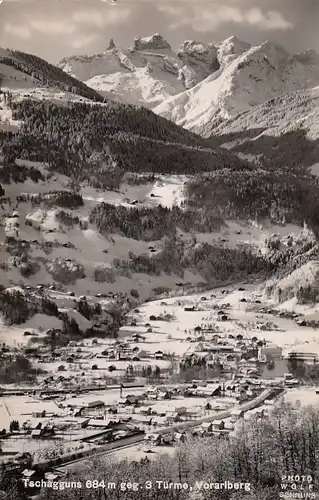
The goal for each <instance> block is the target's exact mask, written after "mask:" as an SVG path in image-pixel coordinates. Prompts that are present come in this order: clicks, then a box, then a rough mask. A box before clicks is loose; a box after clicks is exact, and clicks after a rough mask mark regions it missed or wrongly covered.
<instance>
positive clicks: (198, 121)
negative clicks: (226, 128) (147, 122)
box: [154, 41, 319, 136]
mask: <svg viewBox="0 0 319 500" xmlns="http://www.w3.org/2000/svg"><path fill="white" fill-rule="evenodd" d="M226 46H227V45H226ZM243 49H244V48H243V47H242V52H241V51H240V50H238V51H237V53H235V54H232V55H231V56H230V57H228V58H225V56H224V61H225V64H224V66H221V68H220V69H219V70H218V71H216V72H215V73H213V74H212V75H210V76H209V77H207V78H206V79H205V80H203V81H202V82H200V83H199V84H198V85H196V86H195V87H193V88H192V89H190V90H187V91H184V92H182V93H180V94H178V95H176V96H174V97H171V98H168V99H166V100H164V101H163V102H162V103H161V104H160V105H159V106H157V107H156V108H155V109H154V111H155V112H156V113H158V114H160V115H161V116H163V117H165V118H167V119H169V120H172V121H174V122H175V123H178V124H179V125H182V126H183V127H185V128H187V129H189V130H192V131H194V132H197V133H200V134H201V135H204V136H208V135H210V134H211V133H214V131H215V129H216V127H218V126H219V125H220V124H221V123H222V122H223V121H224V120H227V119H231V118H232V117H234V116H235V115H236V114H238V113H242V112H244V111H246V110H249V109H251V108H253V107H254V106H257V105H259V104H261V103H263V102H265V101H267V100H269V99H273V98H276V97H278V96H280V95H282V94H285V93H287V92H292V91H297V90H302V89H307V88H310V87H314V86H316V85H318V83H319V64H318V60H317V59H316V58H315V57H314V56H313V57H311V58H310V57H309V56H308V57H306V56H305V57H302V54H299V55H298V56H292V55H291V54H289V53H288V52H287V51H286V50H285V49H284V48H283V47H282V46H280V45H278V44H275V43H272V42H269V41H267V42H265V43H263V44H261V45H259V46H256V47H250V48H248V49H246V50H243ZM238 52H240V53H239V54H238ZM226 54H227V51H226ZM254 123H256V122H254Z"/></svg>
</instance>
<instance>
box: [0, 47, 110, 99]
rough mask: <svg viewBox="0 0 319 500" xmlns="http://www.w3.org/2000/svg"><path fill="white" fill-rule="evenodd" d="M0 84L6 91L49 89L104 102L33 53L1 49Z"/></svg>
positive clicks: (94, 92) (97, 95)
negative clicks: (14, 89) (15, 89)
mask: <svg viewBox="0 0 319 500" xmlns="http://www.w3.org/2000/svg"><path fill="white" fill-rule="evenodd" d="M0 83H1V86H2V87H6V88H10V89H12V87H13V88H21V87H22V89H32V88H39V87H41V88H47V89H51V90H52V89H59V90H60V91H63V92H66V93H70V94H76V95H79V96H82V97H84V98H86V99H90V100H94V101H98V102H99V101H100V102H102V101H103V100H104V99H103V97H101V95H100V94H99V93H98V92H96V91H95V90H93V89H91V88H90V87H88V86H87V85H85V83H83V82H81V81H79V80H77V79H76V78H74V77H72V76H70V75H68V74H67V73H65V72H64V71H63V70H61V68H58V67H56V66H53V65H52V64H50V63H48V62H47V61H45V60H44V59H41V58H40V57H37V56H35V55H33V54H26V53H24V52H19V51H16V50H9V49H2V48H0Z"/></svg>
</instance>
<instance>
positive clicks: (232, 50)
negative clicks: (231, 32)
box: [217, 36, 251, 66]
mask: <svg viewBox="0 0 319 500" xmlns="http://www.w3.org/2000/svg"><path fill="white" fill-rule="evenodd" d="M250 47H251V45H250V44H249V43H247V42H243V41H241V40H239V38H237V37H236V36H230V37H229V38H226V39H225V40H223V41H222V42H220V43H219V44H218V45H217V57H218V61H219V64H220V65H221V66H226V65H227V64H229V63H230V62H231V61H232V60H233V59H235V58H236V57H237V56H239V55H240V54H242V53H243V52H245V51H246V50H248V49H249V48H250Z"/></svg>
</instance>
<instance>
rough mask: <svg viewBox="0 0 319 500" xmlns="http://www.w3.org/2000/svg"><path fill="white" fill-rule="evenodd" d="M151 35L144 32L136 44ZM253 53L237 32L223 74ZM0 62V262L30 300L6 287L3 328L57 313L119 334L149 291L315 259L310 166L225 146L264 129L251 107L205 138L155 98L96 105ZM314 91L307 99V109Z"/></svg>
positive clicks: (10, 282) (85, 328)
mask: <svg viewBox="0 0 319 500" xmlns="http://www.w3.org/2000/svg"><path fill="white" fill-rule="evenodd" d="M157 43H159V45H161V44H162V45H165V43H167V42H165V41H163V40H159V39H157ZM150 44H151V45H152V44H154V39H153V38H151V39H138V40H135V48H134V51H139V50H143V51H144V49H145V50H146V49H147V50H150V47H149V45H150ZM160 50H170V49H169V48H167V47H166V48H165V47H163V46H161V49H160ZM249 50H250V49H248V52H249ZM134 51H133V52H134ZM246 52H247V47H246V46H245V44H241V43H239V41H237V40H235V39H229V40H228V42H227V43H225V44H224V46H223V50H222V48H221V47H220V50H219V52H218V51H217V56H218V54H220V57H221V62H222V65H221V70H218V71H223V68H226V69H227V68H229V66H231V65H232V64H233V63H234V62H235V61H237V59H238V57H241V55H244V54H245V53H246ZM240 54H241V55H240ZM31 60H32V58H31ZM36 61H37V59H36ZM34 64H35V63H34ZM41 64H42V63H41ZM42 66H44V67H45V68H46V66H45V64H42ZM42 66H41V67H42ZM2 67H5V68H6V69H7V76H6V79H7V86H3V90H2V91H1V93H0V108H1V109H0V116H1V117H2V123H1V136H0V139H1V151H0V184H1V186H2V187H1V190H0V197H1V204H0V213H1V220H2V223H1V226H0V243H1V247H0V267H1V271H2V276H3V278H2V284H3V285H4V287H9V288H11V287H15V286H19V287H20V288H19V290H20V289H21V290H22V291H23V293H24V294H26V296H27V298H23V296H22V297H21V293H22V292H21V293H20V292H17V293H16V292H14V293H13V298H12V297H11V295H10V294H9V295H8V293H9V292H6V291H5V290H4V291H3V290H2V292H3V293H2V294H1V295H0V301H1V305H2V307H3V310H4V311H5V314H4V318H3V321H4V322H5V323H6V324H8V322H9V323H10V322H11V323H18V324H23V323H24V322H25V321H27V320H31V318H33V316H35V317H43V316H47V322H46V325H47V326H48V328H50V325H56V324H57V320H59V321H60V322H62V324H63V329H64V331H65V332H70V331H71V332H72V334H74V335H85V336H93V335H94V334H98V335H102V336H103V335H108V336H114V335H116V333H117V330H118V328H119V326H120V324H121V321H122V319H123V314H125V313H126V312H127V311H128V309H129V308H130V307H136V305H137V304H138V302H139V301H140V300H146V299H150V298H154V297H156V296H158V295H161V294H163V293H170V294H175V293H177V290H183V289H184V288H189V287H198V289H200V290H201V289H203V288H206V287H211V286H215V285H218V284H224V283H226V282H236V281H238V280H244V279H247V277H249V279H250V278H254V279H258V278H263V279H266V278H269V277H272V276H274V275H276V276H277V279H281V277H282V275H283V273H285V272H288V271H287V270H289V272H291V271H294V270H295V269H296V268H298V266H302V265H304V264H306V263H307V262H308V260H309V259H310V257H309V256H307V255H306V252H307V251H308V250H309V248H308V247H307V248H306V249H305V248H304V247H303V246H300V245H299V243H298V241H299V240H298V237H299V236H298V235H299V233H300V231H301V228H302V227H303V225H304V223H305V222H306V223H307V224H308V225H309V227H310V229H311V230H313V231H314V232H315V234H316V235H318V234H319V219H318V201H317V200H318V197H319V181H318V180H316V179H315V178H314V177H312V176H311V175H310V174H309V172H307V170H306V169H305V168H296V169H294V170H290V175H289V176H287V165H286V164H285V163H284V162H281V163H280V165H278V166H277V168H276V169H274V168H273V167H274V166H273V165H267V164H266V163H265V164H264V165H263V166H264V168H260V165H259V158H258V157H256V158H255V161H252V157H248V156H247V157H243V158H240V155H237V154H234V152H232V151H229V150H228V149H227V144H226V140H228V137H229V135H231V134H233V133H234V134H236V133H238V134H247V136H248V139H249V138H250V137H254V136H253V135H251V134H256V133H257V132H258V133H260V131H259V129H252V130H253V132H249V131H248V132H247V131H246V129H247V126H248V123H247V122H245V119H244V114H245V113H243V114H242V115H240V116H238V117H237V120H240V119H241V120H242V122H240V121H239V122H238V123H237V129H236V128H234V131H233V132H232V131H231V128H229V130H228V129H225V131H223V129H222V128H221V127H220V129H218V134H216V135H215V136H212V137H208V138H204V137H201V136H199V135H197V134H195V133H193V132H191V131H189V130H187V129H185V128H182V127H181V126H179V125H177V124H175V123H173V122H172V121H169V120H166V119H165V118H163V117H161V116H159V115H157V114H155V113H154V112H153V111H151V110H149V109H146V108H145V107H136V106H134V105H131V104H124V103H120V102H116V101H110V100H108V101H106V102H101V103H95V102H92V100H91V99H89V98H86V97H81V95H80V94H78V93H73V92H69V91H68V90H61V89H59V88H58V87H56V86H52V87H50V86H49V83H48V81H37V82H34V81H33V78H34V76H32V75H31V76H28V75H27V74H26V73H24V72H23V70H24V67H21V68H20V69H19V68H18V66H17V67H14V66H10V65H4V64H3V66H2ZM8 68H10V71H11V73H10V72H9V71H8ZM49 69H50V67H49ZM49 69H47V70H46V71H47V74H48V75H50V74H51V73H50V71H51V69H50V71H49ZM52 71H53V70H52ZM54 75H55V73H54ZM61 75H62V76H63V75H64V73H63V72H61ZM62 76H61V78H62ZM9 77H10V78H11V79H10V78H9ZM14 82H17V86H15V85H14ZM23 82H25V87H23V85H22V84H23ZM33 84H35V85H36V87H35V89H36V90H34V87H32V86H33ZM61 85H62V86H63V85H64V80H63V79H62V83H61ZM27 88H29V91H27V90H26V89H27ZM63 88H64V87H63ZM30 89H31V90H30ZM76 92H81V88H79V89H78V90H76ZM293 95H296V93H294V94H293ZM300 95H301V96H302V95H303V94H302V93H301V94H300ZM305 95H306V94H305ZM307 95H308V94H307ZM311 95H312V97H313V102H312V103H311V102H309V103H308V98H306V97H305V103H307V104H304V105H303V106H304V108H305V109H307V110H308V107H307V106H309V113H308V114H309V116H310V108H311V109H312V108H313V104H314V103H315V102H316V93H315V91H313V94H311ZM72 96H73V98H72ZM308 97H309V96H308ZM81 100H82V102H81ZM273 102H275V101H273ZM283 106H285V107H287V109H288V108H289V106H288V104H287V102H285V104H283ZM301 107H302V106H301ZM304 108H303V112H304V111H305V109H304ZM276 109H277V107H276ZM278 109H279V108H278ZM294 109H296V107H295V101H294V100H292V104H291V113H293V112H297V111H294ZM300 109H301V108H300ZM254 110H257V107H255V108H254ZM289 112H290V111H289ZM278 113H279V114H278V117H277V118H275V120H276V123H277V124H279V123H280V112H279V111H278ZM283 113H284V112H283V110H282V114H283ZM301 114H302V113H301ZM306 116H307V113H306V114H303V117H304V118H305V119H306ZM293 118H294V117H293V116H292V119H293ZM253 119H254V121H251V124H252V125H255V126H258V125H259V124H258V118H257V117H254V118H253ZM314 120H315V118H314ZM270 123H271V119H270V118H269V124H270ZM228 125H229V127H231V125H232V124H231V123H230V122H228ZM235 125H236V123H235V121H234V126H235ZM278 126H279V125H278ZM241 127H242V128H241ZM263 130H264V129H263ZM263 130H262V131H263ZM284 132H285V130H284V129H282V130H281V129H280V132H279V137H280V138H282V137H285V133H284ZM245 137H246V136H245ZM236 144H237V142H236ZM221 145H223V146H224V147H220V146H221ZM228 147H230V146H229V144H228ZM274 170H276V171H275V172H274ZM274 233H275V234H278V235H279V236H280V238H282V240H283V242H284V243H283V251H282V252H281V253H279V254H273V253H271V252H272V250H273V246H274V248H276V245H277V243H276V241H277V240H276V238H274V237H273V235H274ZM292 241H293V242H295V241H296V244H292V243H291V242H292ZM307 244H308V243H307ZM309 244H310V248H316V244H315V241H312V242H310V243H309ZM306 246H307V245H306ZM269 249H272V250H271V251H270V252H269ZM304 254H305V255H306V256H305V260H302V259H301V260H300V261H298V260H296V259H295V258H294V257H295V256H296V255H304ZM308 257H309V259H308ZM307 259H308V260H307ZM289 266H290V267H289ZM39 290H40V291H41V292H39ZM0 292H1V290H0ZM10 293H11V292H10ZM22 295H23V294H22ZM83 296H85V297H86V299H85V302H86V300H87V301H88V305H86V304H84V305H83V300H84V299H83ZM43 297H44V299H43ZM72 297H73V298H72ZM81 297H82V298H81ZM80 309H81V311H82V312H80ZM82 313H83V314H82ZM40 315H42V316H40ZM97 325H98V326H97ZM52 327H53V326H52ZM54 327H55V326H54Z"/></svg>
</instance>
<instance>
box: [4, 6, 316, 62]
mask: <svg viewBox="0 0 319 500" xmlns="http://www.w3.org/2000/svg"><path fill="white" fill-rule="evenodd" d="M0 2H1V0H0ZM318 24H319V0H258V2H257V3H256V0H170V1H163V0H117V5H116V6H114V5H110V4H109V3H108V0H104V1H101V0H34V1H33V0H3V1H2V3H1V4H0V47H5V48H13V49H17V50H22V51H24V52H28V53H33V54H36V55H38V56H39V57H43V58H44V59H46V60H48V61H49V62H51V63H57V62H59V61H60V60H61V59H62V57H65V56H69V55H73V54H94V53H97V52H102V51H103V50H105V48H106V46H107V45H108V41H109V39H110V38H111V37H112V38H114V41H115V44H116V45H117V46H119V47H128V46H130V45H131V43H132V41H133V39H134V37H135V36H141V37H143V36H149V35H152V34H154V33H160V34H161V35H162V36H163V37H164V38H166V40H167V41H168V42H169V43H170V45H171V46H172V47H173V48H177V47H178V46H179V45H180V44H181V43H182V42H183V41H184V40H196V41H201V42H214V41H216V42H218V41H221V40H223V39H225V38H227V37H229V36H231V35H235V36H237V37H238V38H240V39H242V40H245V41H247V42H249V43H252V44H260V43H262V42H263V41H265V40H273V41H276V42H279V43H282V44H283V45H284V46H285V47H286V49H287V50H288V51H289V52H292V53H296V52H300V51H303V50H305V49H307V48H314V49H316V50H317V51H318V52H319V30H318Z"/></svg>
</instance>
